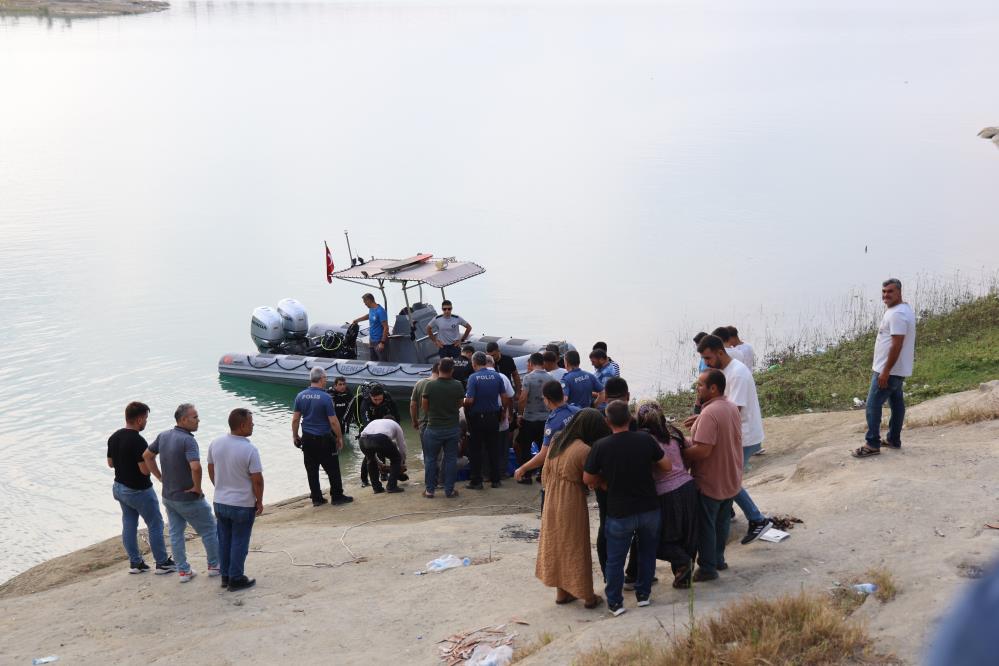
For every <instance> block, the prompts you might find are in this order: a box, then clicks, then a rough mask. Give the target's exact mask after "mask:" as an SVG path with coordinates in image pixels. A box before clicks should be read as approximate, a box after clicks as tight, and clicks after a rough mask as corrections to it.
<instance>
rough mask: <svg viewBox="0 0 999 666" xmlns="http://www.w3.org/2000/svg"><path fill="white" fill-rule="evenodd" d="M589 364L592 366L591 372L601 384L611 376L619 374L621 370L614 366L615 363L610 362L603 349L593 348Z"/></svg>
mask: <svg viewBox="0 0 999 666" xmlns="http://www.w3.org/2000/svg"><path fill="white" fill-rule="evenodd" d="M590 364H591V365H592V366H593V374H594V375H596V376H597V379H599V380H600V383H601V384H606V383H607V380H608V379H610V378H611V377H619V376H621V370H620V369H619V368H617V367H616V366H617V363H613V364H612V363H611V360H610V358H609V357H608V356H607V352H605V351H604V350H603V349H594V350H593V351H591V352H590Z"/></svg>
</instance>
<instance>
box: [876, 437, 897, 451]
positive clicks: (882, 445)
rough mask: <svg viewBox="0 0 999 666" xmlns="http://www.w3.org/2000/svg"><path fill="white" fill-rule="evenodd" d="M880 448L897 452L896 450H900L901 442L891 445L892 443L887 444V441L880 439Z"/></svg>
mask: <svg viewBox="0 0 999 666" xmlns="http://www.w3.org/2000/svg"><path fill="white" fill-rule="evenodd" d="M881 448H882V449H885V448H887V449H895V450H898V449H900V448H902V443H901V442H899V443H898V444H892V443H891V442H889V441H888V440H887V439H882V440H881Z"/></svg>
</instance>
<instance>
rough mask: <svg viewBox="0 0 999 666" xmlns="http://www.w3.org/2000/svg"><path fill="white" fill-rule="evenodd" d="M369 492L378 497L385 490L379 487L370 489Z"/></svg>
mask: <svg viewBox="0 0 999 666" xmlns="http://www.w3.org/2000/svg"><path fill="white" fill-rule="evenodd" d="M371 492H373V493H374V494H376V495H380V494H381V493H383V492H385V489H384V488H382V487H381V486H379V487H378V488H372V489H371Z"/></svg>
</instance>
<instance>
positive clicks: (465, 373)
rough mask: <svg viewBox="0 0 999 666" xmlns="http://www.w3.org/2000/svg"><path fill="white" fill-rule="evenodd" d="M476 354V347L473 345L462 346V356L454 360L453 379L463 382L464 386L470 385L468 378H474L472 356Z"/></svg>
mask: <svg viewBox="0 0 999 666" xmlns="http://www.w3.org/2000/svg"><path fill="white" fill-rule="evenodd" d="M474 353H475V347H473V346H472V345H467V344H466V345H462V347H461V355H460V356H458V358H456V359H454V372H452V373H451V379H456V380H458V381H459V382H461V385H462V386H465V385H466V384H468V378H469V377H471V376H472V354H474Z"/></svg>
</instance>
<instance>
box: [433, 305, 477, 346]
mask: <svg viewBox="0 0 999 666" xmlns="http://www.w3.org/2000/svg"><path fill="white" fill-rule="evenodd" d="M452 307H453V306H452V305H451V301H447V300H445V301H441V310H442V314H439V315H437V316H436V317H434V318H433V319H431V320H430V323H429V324H427V335H429V336H430V339H431V340H433V342H434V344H435V345H437V348H438V349H439V350H440V351H439V352H438V355H439V356H440V357H441V358H447V357H450V358H458V357H459V356H461V345H462V343H463V342H465V340H467V339H468V336H469V334H470V333H471V332H472V325H471V324H469V323H468V322H467V321H465V320H464V319H462V318H461V317H459V316H458V315H456V314H451V310H452ZM459 327H464V328H465V333H464V334H462V333H461V332H460V331H459V330H458V328H459Z"/></svg>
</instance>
